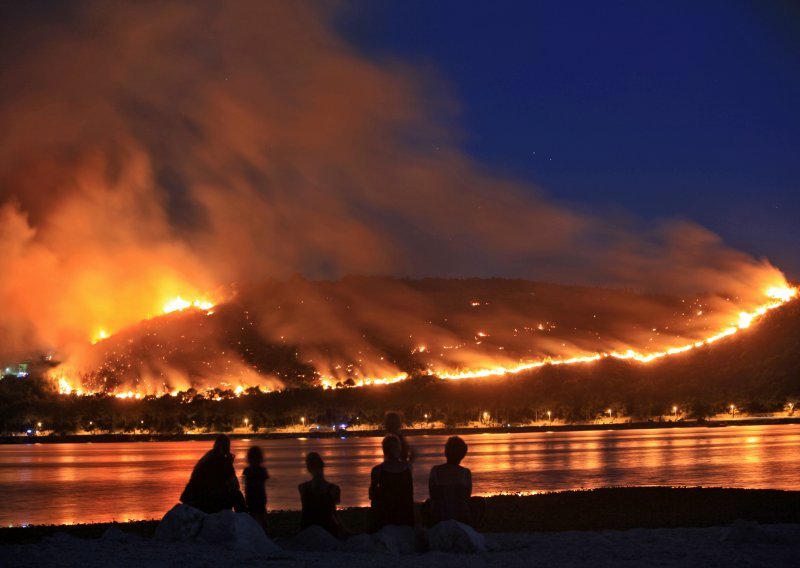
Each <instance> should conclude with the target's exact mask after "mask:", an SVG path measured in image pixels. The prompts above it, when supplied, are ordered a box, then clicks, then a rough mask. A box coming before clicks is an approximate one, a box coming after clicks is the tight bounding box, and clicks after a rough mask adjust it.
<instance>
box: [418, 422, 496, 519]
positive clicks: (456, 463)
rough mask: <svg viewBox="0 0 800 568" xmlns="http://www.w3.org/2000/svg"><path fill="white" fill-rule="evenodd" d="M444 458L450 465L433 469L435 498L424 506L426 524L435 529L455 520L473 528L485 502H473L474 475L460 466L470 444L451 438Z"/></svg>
mask: <svg viewBox="0 0 800 568" xmlns="http://www.w3.org/2000/svg"><path fill="white" fill-rule="evenodd" d="M444 455H445V458H446V459H447V463H443V464H441V465H436V466H433V468H431V473H430V477H429V478H428V490H429V491H430V496H431V498H430V501H429V502H427V503H426V504H425V506H424V507H423V510H424V511H425V513H424V515H423V516H424V517H425V521H426V524H427V525H429V526H433V525H435V524H436V523H438V522H441V521H446V520H448V519H454V520H456V521H459V522H462V523H465V524H468V525H473V524H474V523H475V522H476V520H477V517H478V516H479V515H480V511H479V509H480V508H481V507H482V505H483V500H475V501H474V502H473V500H471V498H470V497H471V495H472V472H471V471H470V470H469V469H467V468H466V467H462V466H461V465H460V464H461V460H463V459H464V457H465V456H466V455H467V443H466V442H464V440H462V439H461V438H459V437H458V436H452V437H450V438H448V440H447V442H446V443H445V445H444Z"/></svg>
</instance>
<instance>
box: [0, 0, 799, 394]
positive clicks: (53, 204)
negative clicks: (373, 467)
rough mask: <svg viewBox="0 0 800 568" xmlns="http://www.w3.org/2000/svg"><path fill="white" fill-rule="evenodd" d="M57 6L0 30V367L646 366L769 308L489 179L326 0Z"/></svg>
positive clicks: (152, 378)
mask: <svg viewBox="0 0 800 568" xmlns="http://www.w3.org/2000/svg"><path fill="white" fill-rule="evenodd" d="M156 13H157V16H158V17H154V15H156ZM61 16H62V18H59V19H57V20H48V19H44V20H42V21H40V22H28V24H29V25H26V26H24V27H19V29H17V28H15V27H14V26H13V25H7V26H6V27H5V28H4V31H6V33H4V34H0V36H2V37H0V40H2V42H3V43H2V49H0V68H2V69H3V73H2V74H0V130H1V131H2V132H3V136H2V138H0V258H2V261H3V266H4V273H3V278H2V279H0V305H2V306H3V310H2V311H0V356H2V357H3V358H4V359H11V360H20V359H24V358H26V357H29V356H30V355H31V354H32V353H42V352H53V353H55V354H56V356H57V358H58V359H59V360H60V361H61V365H60V366H59V367H58V368H57V369H55V370H54V371H53V375H54V377H56V379H57V380H58V381H60V382H61V386H62V390H64V391H69V390H75V391H81V392H94V391H105V392H112V393H117V394H123V393H125V394H126V395H127V394H128V393H130V395H131V396H135V395H136V394H137V393H138V394H141V393H162V392H174V391H175V390H182V389H186V388H190V387H194V388H206V387H215V386H226V387H230V388H231V389H236V388H240V389H244V388H247V387H256V386H257V387H261V388H278V387H281V386H292V385H295V384H314V385H317V384H322V385H325V386H335V385H337V384H340V383H341V384H343V385H349V384H353V385H360V384H373V383H387V382H392V381H398V380H402V379H403V378H405V377H408V376H409V375H416V374H435V375H437V376H440V377H445V378H458V377H470V376H491V375H497V374H508V373H514V372H518V371H520V370H523V369H528V368H532V367H536V366H539V365H542V364H546V363H549V364H564V363H568V362H571V361H575V362H583V361H594V360H597V359H600V358H609V357H611V358H614V357H617V358H627V359H634V360H638V361H647V360H652V359H653V358H656V357H661V356H663V355H664V354H666V353H670V352H680V351H682V350H687V349H692V348H693V347H694V346H695V345H698V344H702V343H705V342H708V341H712V340H715V339H716V338H719V337H724V336H726V335H729V334H731V333H734V332H735V331H737V330H739V329H742V328H745V327H747V325H749V324H750V323H751V321H753V320H754V319H755V318H758V317H759V315H760V314H761V313H762V312H763V311H765V310H767V309H769V308H770V307H773V306H775V305H777V304H778V303H779V302H782V301H786V300H788V299H789V297H788V292H787V284H786V280H785V278H784V276H783V275H782V273H781V272H780V271H779V270H778V269H777V268H775V267H774V266H772V265H771V264H770V263H769V262H768V261H767V260H765V259H761V258H755V257H753V256H751V255H749V254H746V253H744V252H741V251H737V250H735V249H732V248H731V247H729V246H727V245H726V244H725V243H723V242H722V241H721V239H720V238H719V237H717V236H716V235H714V234H713V233H711V232H710V231H708V230H706V229H704V228H702V227H699V226H697V225H695V224H693V223H691V222H687V221H682V220H664V221H659V222H651V221H648V222H646V223H645V222H641V221H636V220H630V219H628V220H624V221H623V220H620V219H619V218H616V216H614V218H611V217H612V216H603V215H593V214H589V213H586V212H581V211H577V210H575V209H573V208H570V207H567V206H566V205H564V204H563V203H561V202H560V201H558V200H557V199H555V198H549V197H546V196H544V195H543V194H542V192H541V191H539V190H538V189H537V188H534V187H531V186H530V184H528V183H524V182H521V181H519V180H516V179H513V178H510V177H503V176H499V175H497V174H495V173H493V172H491V171H488V170H487V168H486V167H485V166H484V165H483V164H480V163H477V162H476V161H475V160H474V159H473V158H472V157H471V156H470V155H468V153H466V152H464V151H463V150H462V148H461V147H460V146H459V144H458V137H457V136H456V135H455V134H454V133H453V132H452V129H451V127H450V125H451V122H452V118H453V116H452V115H453V113H454V108H455V106H456V105H454V104H453V102H452V100H450V99H449V98H448V97H446V96H444V95H443V92H444V91H445V89H442V88H441V87H442V85H441V83H442V80H441V79H440V78H438V77H435V76H432V73H431V72H430V71H426V70H421V69H414V68H412V67H410V66H407V65H400V64H397V63H395V62H386V61H376V60H375V59H374V58H369V57H366V56H364V54H362V53H360V52H359V51H358V50H357V48H356V47H355V46H353V45H351V44H349V43H348V42H347V41H346V39H344V38H342V37H341V36H340V35H339V34H338V32H337V29H336V27H335V25H334V22H335V17H336V12H335V8H334V7H333V5H329V4H328V3H310V2H308V3H307V2H301V1H297V2H258V1H247V0H242V1H237V2H168V3H163V4H162V3H152V2H126V1H118V2H114V3H108V2H102V1H99V0H87V1H86V2H81V3H77V4H74V5H73V4H70V5H69V7H68V8H67V9H65V10H64V13H63V14H61ZM646 189H647V188H643V190H646ZM293 274H299V275H302V277H298V278H294V279H291V280H285V279H286V278H288V277H289V276H290V275H293ZM349 274H364V275H371V276H387V275H388V276H398V275H401V276H404V277H408V278H414V279H416V280H400V279H397V278H389V277H387V278H377V277H375V278H344V277H345V276H346V275H349ZM429 276H436V277H447V278H451V277H457V278H471V277H476V276H480V277H486V276H502V277H504V278H521V279H525V280H463V281H462V280H425V279H424V278H425V277H429ZM269 279H280V280H274V281H271V282H272V283H270V284H267V285H264V286H250V287H246V288H242V289H239V290H237V289H236V287H235V286H234V285H233V284H232V283H239V282H263V281H268V280H269ZM315 279H325V280H315ZM337 279H339V280H337ZM529 280H534V281H548V282H566V283H571V284H582V285H584V286H586V287H566V286H547V285H542V284H532V283H531V282H529ZM598 286H602V287H603V288H599V287H598ZM606 287H610V288H616V289H621V290H636V291H637V293H634V292H629V291H628V292H626V291H614V290H611V289H607V288H606ZM771 289H772V290H773V292H774V291H778V293H769V292H768V291H769V290H771Z"/></svg>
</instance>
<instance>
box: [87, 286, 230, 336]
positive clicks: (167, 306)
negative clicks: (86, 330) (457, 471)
mask: <svg viewBox="0 0 800 568" xmlns="http://www.w3.org/2000/svg"><path fill="white" fill-rule="evenodd" d="M214 305H215V304H214V302H211V301H209V300H207V299H205V298H197V299H194V300H191V301H190V300H184V299H183V297H181V296H176V297H174V298H172V299H171V300H167V301H166V302H165V303H164V305H163V307H162V314H171V313H173V312H182V311H184V310H188V309H190V308H191V309H196V310H202V311H204V312H208V311H209V310H211V309H212V308H213V307H214ZM145 319H149V317H148V318H145ZM111 335H112V334H111V333H109V332H108V331H107V330H106V329H105V328H101V329H98V330H97V331H96V332H95V333H94V335H92V337H91V342H92V345H94V344H95V343H99V342H100V341H103V340H104V339H108V338H109V337H111Z"/></svg>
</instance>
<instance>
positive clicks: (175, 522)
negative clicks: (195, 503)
mask: <svg viewBox="0 0 800 568" xmlns="http://www.w3.org/2000/svg"><path fill="white" fill-rule="evenodd" d="M205 517H206V514H205V513H204V512H203V511H201V510H200V509H195V508H194V507H190V506H189V505H184V504H182V503H181V504H178V505H175V506H174V507H173V508H172V509H170V510H169V511H167V514H166V515H164V517H163V518H162V519H161V522H160V523H158V527H156V535H155V536H156V539H157V540H167V541H175V540H191V539H194V538H195V537H197V535H198V534H200V529H201V528H202V526H203V519H204V518H205Z"/></svg>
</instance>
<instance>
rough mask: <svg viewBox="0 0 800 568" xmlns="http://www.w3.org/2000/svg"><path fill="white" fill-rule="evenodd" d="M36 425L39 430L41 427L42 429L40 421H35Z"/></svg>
mask: <svg viewBox="0 0 800 568" xmlns="http://www.w3.org/2000/svg"><path fill="white" fill-rule="evenodd" d="M36 427H37V428H38V429H39V430H41V429H42V423H41V422H37V423H36Z"/></svg>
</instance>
